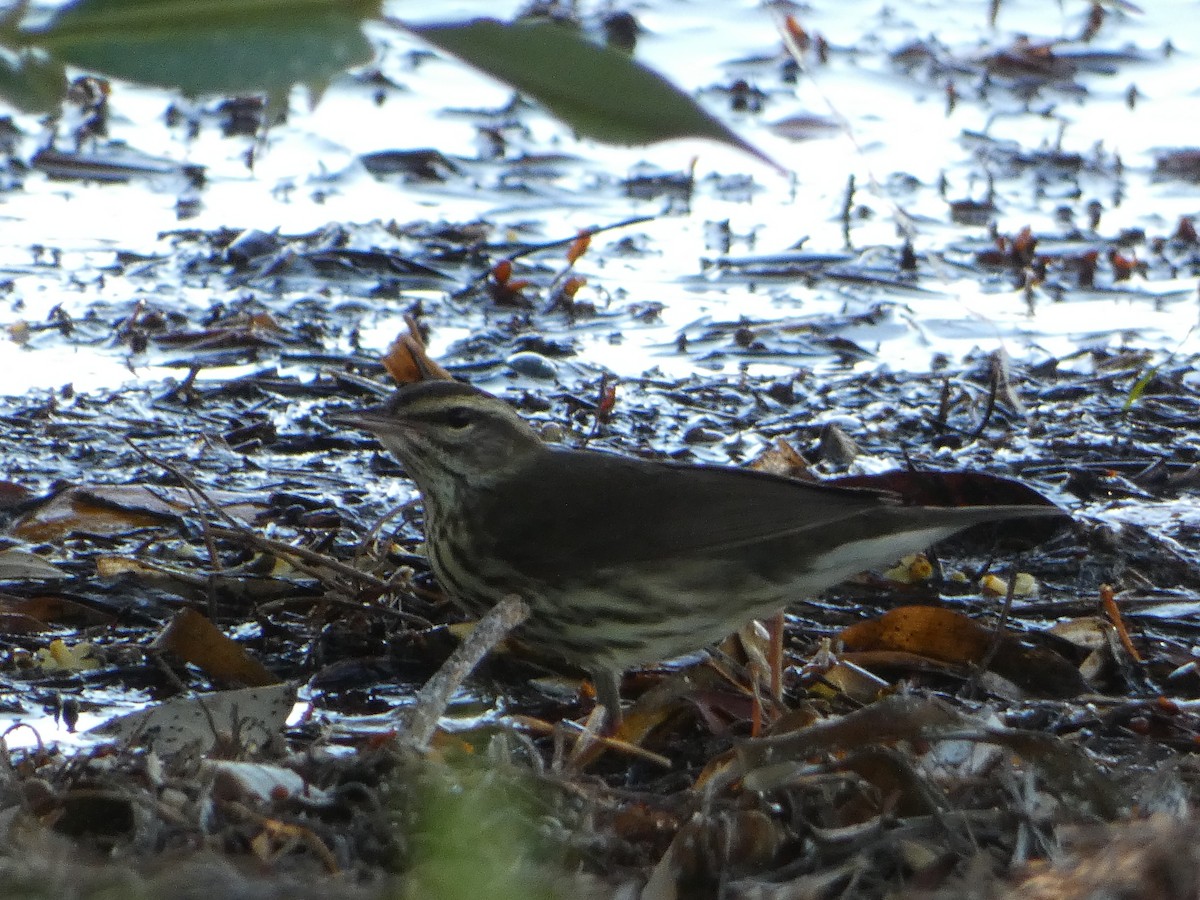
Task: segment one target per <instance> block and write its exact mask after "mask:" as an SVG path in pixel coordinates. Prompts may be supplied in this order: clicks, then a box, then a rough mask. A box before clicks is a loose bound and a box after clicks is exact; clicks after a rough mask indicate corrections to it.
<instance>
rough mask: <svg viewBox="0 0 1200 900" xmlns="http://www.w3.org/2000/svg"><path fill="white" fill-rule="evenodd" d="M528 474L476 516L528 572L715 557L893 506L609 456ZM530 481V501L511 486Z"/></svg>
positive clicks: (578, 454) (568, 456)
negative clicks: (749, 545)
mask: <svg viewBox="0 0 1200 900" xmlns="http://www.w3.org/2000/svg"><path fill="white" fill-rule="evenodd" d="M580 463H583V465H580ZM533 466H534V470H533V471H532V472H531V473H528V475H527V477H528V478H529V480H528V481H526V478H525V477H521V478H512V479H506V480H505V485H506V486H505V487H503V488H501V489H499V490H496V491H491V492H488V493H487V494H486V495H483V496H481V497H480V498H479V501H478V503H477V508H476V509H475V510H474V511H473V514H474V515H476V516H478V517H479V521H478V522H477V525H479V526H480V527H482V528H486V529H488V530H489V531H490V533H491V534H492V535H493V536H494V540H495V550H496V552H498V553H500V554H501V555H503V556H504V557H505V558H506V559H508V560H510V561H511V562H513V563H514V564H516V565H518V566H519V567H521V568H522V569H523V570H524V571H526V572H528V573H530V574H537V573H538V572H539V571H540V570H542V569H544V570H545V571H547V572H550V573H553V572H559V571H562V570H564V569H566V570H572V569H574V568H576V567H578V566H579V565H580V564H584V565H588V566H590V567H594V568H603V567H607V566H619V565H627V564H631V563H638V562H645V561H649V560H655V559H668V558H672V557H675V558H677V557H681V556H682V557H687V556H697V555H702V554H709V553H719V552H721V551H723V550H727V549H729V548H732V547H737V546H742V545H746V544H753V543H758V542H762V541H769V540H772V539H776V538H783V537H787V536H794V535H798V534H800V533H803V532H810V533H813V532H820V531H821V530H822V529H825V528H827V527H828V526H830V525H832V524H834V523H836V522H840V521H843V520H846V519H850V518H854V517H856V516H860V515H862V514H863V513H865V512H868V511H871V510H880V509H882V508H888V507H894V506H895V504H896V500H895V498H894V497H893V496H892V495H890V494H886V493H881V492H877V491H871V490H861V489H853V488H837V487H826V486H822V485H819V484H809V483H806V482H802V481H797V480H795V479H791V478H783V477H780V476H776V475H769V474H766V473H762V472H754V471H750V470H744V469H729V468H722V467H717V466H693V465H678V464H673V463H659V462H650V461H647V460H636V459H627V458H625V457H619V456H614V455H610V454H605V453H594V452H586V453H585V452H583V451H568V450H554V449H552V450H548V452H546V453H545V454H539V455H538V458H537V460H536V461H535V462H534V463H533ZM528 483H533V484H536V485H537V491H536V492H535V493H536V496H533V494H531V493H530V492H528V491H522V490H519V489H517V488H516V487H515V486H516V485H518V484H528ZM635 536H636V537H635ZM818 543H819V541H818ZM585 560H586V562H584V561H585Z"/></svg>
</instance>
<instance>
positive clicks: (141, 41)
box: [20, 0, 381, 96]
mask: <svg viewBox="0 0 1200 900" xmlns="http://www.w3.org/2000/svg"><path fill="white" fill-rule="evenodd" d="M380 2H381V0H79V2H77V3H74V4H72V5H71V6H68V7H66V8H65V9H63V10H62V11H61V12H60V13H59V14H58V15H57V16H55V17H54V19H53V20H52V21H51V22H50V24H49V25H47V26H46V27H45V28H43V29H40V30H37V31H27V32H22V33H21V35H20V37H21V41H22V43H24V44H26V45H32V46H36V47H39V48H41V49H42V50H45V51H46V52H48V53H49V54H51V56H52V57H54V58H55V59H57V60H58V61H60V62H62V63H67V64H70V65H74V66H78V67H80V68H83V69H88V70H90V71H93V72H97V73H99V74H102V75H106V76H110V77H114V78H124V79H128V80H130V81H136V82H139V83H142V84H154V85H161V86H164V87H174V88H178V89H180V90H181V91H183V92H184V93H186V94H193V95H196V94H209V93H245V92H251V91H262V92H266V93H270V94H274V95H277V96H278V95H279V94H282V93H283V92H285V91H286V90H287V89H288V88H290V87H291V86H292V85H293V84H297V83H303V84H307V85H312V86H316V87H317V88H318V89H319V88H320V87H321V86H323V85H324V84H326V83H327V82H328V81H329V79H330V78H332V77H333V76H334V75H336V74H338V73H340V72H341V71H343V70H344V69H346V68H348V67H350V66H354V65H359V64H362V63H365V62H367V61H368V60H370V59H371V55H372V50H371V45H370V44H369V43H368V41H367V39H366V37H365V36H364V35H363V33H362V21H363V19H365V18H368V17H372V16H376V15H378V13H379V7H380Z"/></svg>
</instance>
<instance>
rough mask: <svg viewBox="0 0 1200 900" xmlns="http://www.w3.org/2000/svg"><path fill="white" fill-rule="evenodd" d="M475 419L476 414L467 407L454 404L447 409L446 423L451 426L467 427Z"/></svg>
mask: <svg viewBox="0 0 1200 900" xmlns="http://www.w3.org/2000/svg"><path fill="white" fill-rule="evenodd" d="M473 421H475V416H474V415H472V413H471V411H470V410H469V409H467V408H465V407H462V406H454V407H451V408H450V409H448V410H446V424H447V425H449V426H450V427H451V428H466V427H467V426H468V425H470V424H471V423H472V422H473Z"/></svg>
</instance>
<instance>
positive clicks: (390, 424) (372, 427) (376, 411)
mask: <svg viewBox="0 0 1200 900" xmlns="http://www.w3.org/2000/svg"><path fill="white" fill-rule="evenodd" d="M325 421H326V422H330V423H332V424H334V425H343V426H345V427H347V428H357V429H359V430H360V431H370V432H373V433H375V434H378V433H379V432H381V431H391V430H393V429H394V428H395V427H396V422H395V417H394V416H389V415H388V414H387V411H386V410H385V409H384V408H383V407H382V406H368V407H367V408H366V409H358V410H346V411H345V412H336V413H333V414H331V415H328V416H326V417H325Z"/></svg>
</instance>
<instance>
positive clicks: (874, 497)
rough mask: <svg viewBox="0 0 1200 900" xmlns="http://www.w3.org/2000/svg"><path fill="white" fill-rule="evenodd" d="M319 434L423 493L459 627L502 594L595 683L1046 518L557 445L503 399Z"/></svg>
mask: <svg viewBox="0 0 1200 900" xmlns="http://www.w3.org/2000/svg"><path fill="white" fill-rule="evenodd" d="M330 421H332V422H335V423H337V424H342V425H350V426H354V427H357V428H363V429H366V430H369V431H371V432H374V433H375V435H376V436H377V437H378V438H379V441H380V443H382V444H383V446H384V447H386V448H387V449H388V450H389V451H391V453H392V454H393V455H395V456H396V457H397V458H398V459H399V460H400V461H401V462H402V463H403V464H404V467H405V469H406V470H407V472H408V474H409V475H410V476H411V477H412V479H413V480H414V481H415V482H416V484H417V487H418V488H419V489H420V492H421V496H422V499H423V501H424V508H425V532H426V548H427V552H428V554H429V561H430V564H431V566H432V568H433V572H434V575H435V576H436V577H437V579H438V581H439V582H440V584H441V585H442V587H443V588H444V589H445V590H446V591H447V592H448V593H449V594H450V595H451V596H452V597H453V598H454V599H456V600H457V601H458V602H459V603H460V604H461V605H462V606H463V607H464V608H465V609H466V610H467V611H468V612H470V613H472V614H475V615H480V614H482V613H483V612H484V611H486V610H487V609H489V608H490V607H491V606H493V605H494V604H496V603H497V602H499V601H500V600H501V599H502V598H503V597H505V596H506V595H509V594H517V595H518V596H520V597H521V598H522V599H523V600H524V601H525V602H526V603H527V604H528V606H529V611H530V612H529V618H528V619H527V620H526V622H525V623H524V625H522V626H521V629H520V631H519V632H518V636H519V637H521V638H522V639H523V640H525V641H527V642H529V643H531V644H533V645H535V646H536V647H537V648H538V649H540V650H543V651H546V652H549V653H551V654H554V655H557V656H559V657H561V658H563V659H566V660H567V661H569V662H572V663H574V664H576V665H578V666H580V667H582V668H584V669H586V670H587V671H588V672H590V673H591V674H592V675H593V678H594V680H595V683H596V689H597V694H598V698H599V700H600V702H601V703H603V704H604V705H605V706H606V707H607V709H608V712H609V714H610V715H611V716H619V715H620V707H619V701H620V698H619V693H618V685H619V678H620V676H621V673H623V672H624V671H625V670H626V669H627V668H629V667H631V666H633V665H636V664H639V663H647V662H655V661H661V660H666V659H670V658H672V657H676V656H680V655H683V654H685V653H689V652H692V651H695V650H698V649H701V648H703V647H705V646H707V645H709V644H711V643H713V642H715V641H717V640H720V639H721V638H723V637H725V636H726V635H728V634H731V633H732V632H734V631H735V630H737V629H738V628H739V627H741V626H742V625H744V624H746V623H747V622H748V621H750V620H751V619H754V618H759V617H762V616H766V615H770V614H772V613H774V612H776V611H778V610H779V609H781V608H782V607H783V606H785V605H786V604H787V603H788V602H790V601H792V600H796V599H800V598H802V597H805V596H811V595H813V594H816V593H817V592H819V591H822V590H824V589H826V588H828V587H831V586H833V585H835V584H837V583H838V582H840V581H843V580H844V579H846V578H848V577H849V576H851V575H854V574H856V573H858V572H861V571H863V570H864V569H867V568H869V567H871V566H873V565H878V564H882V563H888V562H892V561H894V560H896V559H898V558H899V557H901V556H903V555H905V554H908V553H913V552H915V551H917V550H921V549H923V548H925V547H927V546H929V545H930V544H933V543H936V542H937V541H939V540H942V539H943V538H946V537H949V536H950V535H952V534H955V533H956V532H958V531H961V530H963V529H965V528H969V527H971V526H973V525H978V524H980V523H983V522H991V521H996V520H1000V519H1011V518H1018V517H1027V516H1044V515H1060V516H1061V515H1063V513H1062V511H1061V510H1059V509H1058V508H1057V507H1054V506H968V507H953V508H944V507H926V506H905V505H903V504H902V503H901V502H900V501H899V499H898V498H897V497H896V496H894V495H892V494H890V493H887V492H881V491H873V490H862V489H853V488H839V487H831V486H826V485H821V484H816V483H810V482H804V481H799V480H796V479H792V478H786V477H782V476H777V475H770V474H766V473H763V472H755V471H750V470H746V469H735V468H727V467H722V466H712V465H691V464H680V463H672V462H659V461H653V460H645V459H634V458H628V457H623V456H618V455H615V454H611V453H603V452H596V451H588V450H571V449H564V448H559V447H553V446H550V445H548V444H546V443H543V441H542V440H541V439H540V438H539V437H538V435H537V433H536V432H535V431H534V430H533V428H531V427H530V426H529V425H528V424H527V423H526V422H525V421H524V420H523V419H521V417H520V416H518V415H517V413H516V411H515V410H514V409H513V408H512V407H511V406H509V405H508V404H507V403H505V402H504V401H502V400H500V399H498V398H496V397H493V396H492V395H490V394H487V393H484V392H483V391H480V390H478V389H476V388H473V387H470V386H468V385H465V384H461V383H458V382H454V381H442V380H433V381H421V382H417V383H415V384H410V385H406V386H404V387H401V388H400V389H399V390H397V391H396V392H395V393H394V394H393V395H392V396H391V398H389V399H388V400H387V401H386V402H385V403H383V404H382V405H380V406H377V407H374V408H371V409H367V410H363V411H361V412H355V413H348V414H339V415H335V416H331V417H330Z"/></svg>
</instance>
